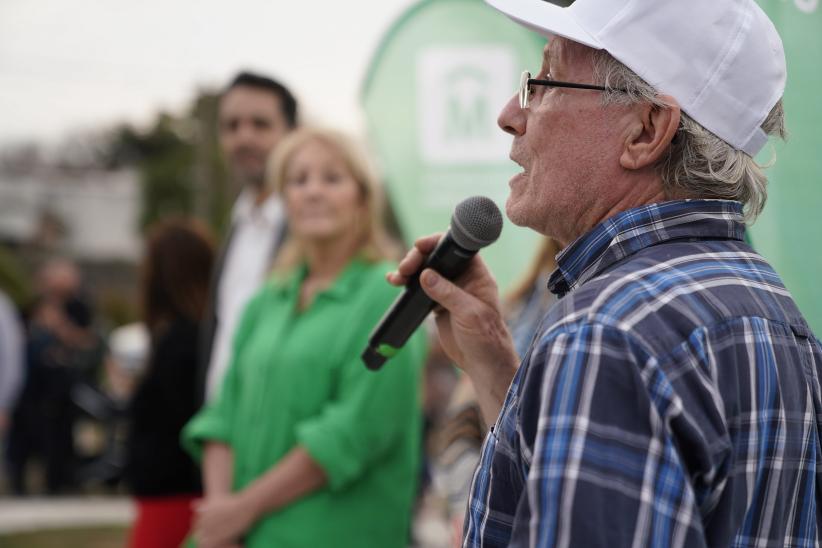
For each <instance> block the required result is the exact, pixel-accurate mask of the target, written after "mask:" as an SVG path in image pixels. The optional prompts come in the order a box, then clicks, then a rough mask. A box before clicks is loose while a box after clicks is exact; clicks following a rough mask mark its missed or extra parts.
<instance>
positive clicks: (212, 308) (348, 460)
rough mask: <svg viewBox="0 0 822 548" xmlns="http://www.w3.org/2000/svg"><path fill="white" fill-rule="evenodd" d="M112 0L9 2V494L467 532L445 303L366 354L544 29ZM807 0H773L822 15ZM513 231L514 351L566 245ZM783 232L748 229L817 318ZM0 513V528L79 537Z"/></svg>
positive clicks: (19, 500)
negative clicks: (439, 312) (386, 348)
mask: <svg viewBox="0 0 822 548" xmlns="http://www.w3.org/2000/svg"><path fill="white" fill-rule="evenodd" d="M765 3H767V1H766V2H765ZM114 4H117V3H110V5H107V6H106V7H102V6H100V5H99V3H95V2H91V1H78V2H57V1H49V0H37V1H35V2H22V1H7V2H3V3H2V5H0V112H2V113H3V118H4V120H6V122H5V123H4V124H3V125H4V126H5V129H2V130H0V440H2V442H3V451H2V456H1V457H0V461H1V462H2V466H0V494H2V495H3V496H4V497H8V498H3V499H2V500H3V501H5V502H2V503H0V504H5V506H4V508H5V509H14V508H15V507H16V508H26V506H25V504H26V501H31V500H42V499H41V497H44V496H48V497H51V496H56V497H61V498H66V497H68V498H67V499H66V500H70V501H71V504H78V502H77V501H78V500H79V501H82V500H97V499H94V498H93V497H100V496H103V497H107V498H106V499H105V500H107V501H117V502H118V503H123V508H125V509H126V511H125V513H124V514H123V516H124V517H123V519H121V520H120V522H119V523H118V524H117V526H116V527H115V528H114V529H112V530H104V531H103V530H100V531H103V532H99V531H98V532H97V533H95V531H96V530H97V529H98V528H97V527H96V526H91V528H90V529H88V530H87V532H86V534H87V535H89V536H86V537H78V540H77V541H76V545H77V546H85V545H90V542H91V541H90V540H89V539H90V538H92V537H93V535H94V534H99V535H100V538H101V539H105V540H102V541H100V542H107V543H110V545H112V546H119V545H124V544H125V543H130V545H131V546H173V545H174V546H176V545H179V544H180V543H181V542H183V541H184V539H186V538H188V539H189V541H191V542H192V543H194V542H197V543H199V545H201V546H217V547H219V546H231V545H234V544H232V543H234V542H240V541H245V542H246V545H247V546H254V545H260V546H266V545H270V544H266V542H267V540H266V539H277V538H289V539H290V540H289V542H292V543H293V544H290V545H305V546H322V545H335V546H340V545H346V542H343V541H340V540H339V539H337V541H336V542H335V543H334V544H329V542H331V541H330V540H328V537H324V536H323V534H325V533H324V532H323V527H321V526H320V527H313V526H311V525H310V524H312V523H318V522H322V521H323V520H327V521H329V522H330V521H331V520H332V516H330V515H329V514H328V509H329V508H343V507H344V508H346V509H347V510H346V512H350V515H349V514H348V513H346V514H345V515H341V516H339V517H338V520H339V521H340V523H342V522H343V521H345V522H346V523H348V522H349V521H350V522H351V523H353V524H355V525H357V524H361V523H369V521H368V518H366V516H370V517H371V520H372V521H374V520H373V516H374V515H380V516H382V517H381V519H379V520H376V521H380V527H376V526H374V525H373V523H372V524H371V525H369V526H372V527H374V530H373V531H371V532H370V533H369V535H370V536H371V538H372V540H371V541H370V542H372V543H373V545H374V546H391V545H396V546H410V545H416V546H430V547H437V546H443V547H444V546H452V545H458V539H459V535H460V530H461V527H462V515H463V512H464V507H465V503H466V500H467V493H468V489H469V485H470V480H471V476H472V473H473V469H474V466H475V465H476V462H477V459H478V456H479V450H480V445H481V443H482V439H483V438H484V434H485V426H484V425H483V424H482V421H481V419H480V416H479V410H478V408H477V406H476V403H475V401H474V397H473V394H472V389H471V386H470V384H469V383H468V382H467V381H466V379H465V378H460V375H459V374H458V371H457V370H456V369H455V368H453V367H452V365H451V364H450V363H449V362H448V360H447V358H446V357H445V356H444V354H443V353H442V352H441V350H440V349H439V348H438V344H437V341H436V336H435V334H434V333H432V329H431V326H425V328H424V329H423V330H421V331H422V332H421V333H420V334H419V336H418V338H416V339H414V340H412V342H411V343H410V344H409V345H408V347H407V348H406V349H405V350H404V351H403V352H402V353H401V354H400V355H399V356H397V357H396V358H395V359H394V360H392V361H391V362H390V363H389V365H388V366H387V367H386V369H385V370H384V371H381V372H380V373H378V374H373V373H370V372H368V371H366V370H365V368H364V367H363V366H362V363H361V362H359V360H358V358H359V352H360V351H361V350H362V347H363V343H364V341H365V337H366V336H367V335H368V331H369V330H370V328H371V327H372V326H373V325H374V323H375V322H376V321H377V320H378V319H379V317H380V315H381V314H382V312H383V311H384V310H385V309H386V307H387V306H388V304H389V303H390V302H391V300H392V299H393V298H394V295H395V294H396V292H394V290H393V289H391V288H390V287H389V286H388V285H387V284H386V283H385V282H384V280H383V275H384V274H385V272H387V271H388V270H390V268H391V264H392V261H396V260H397V259H398V258H399V257H400V256H401V254H402V252H403V250H404V249H406V248H407V246H408V245H409V243H410V242H411V241H412V240H413V238H414V237H415V236H419V235H422V234H424V233H425V232H430V231H431V229H440V230H441V229H444V228H445V226H446V224H447V220H448V215H449V214H450V211H451V209H452V208H453V206H454V205H455V204H456V202H457V201H458V200H457V198H462V197H466V196H469V195H472V194H483V193H485V194H488V195H489V196H491V197H493V198H494V199H497V201H500V202H501V201H502V199H504V196H505V193H506V187H505V181H506V180H507V178H508V177H507V175H508V174H510V173H512V172H513V170H514V169H515V166H512V165H511V164H510V162H508V160H507V154H508V151H507V147H508V140H507V138H506V137H504V136H503V135H502V132H498V131H497V130H496V128H495V127H494V124H495V122H494V117H495V112H496V109H497V108H498V107H499V106H501V105H502V102H503V101H504V100H505V99H507V96H508V95H509V94H510V92H512V91H513V89H514V85H515V83H516V82H515V80H516V74H518V70H521V69H522V68H527V67H530V66H533V65H534V64H535V63H536V62H537V61H538V52H539V51H540V49H539V48H540V47H541V46H540V45H539V41H538V40H536V39H535V38H534V37H533V36H531V35H530V34H527V33H525V32H524V31H521V29H517V28H515V27H514V26H513V25H508V24H507V23H506V22H504V21H503V20H502V19H501V18H499V17H498V16H497V15H495V14H491V13H490V10H489V11H488V12H487V13H486V12H485V11H484V10H485V8H484V7H483V6H482V2H480V1H474V0H447V1H445V0H442V1H440V2H430V1H423V2H419V3H414V2H411V1H410V0H396V1H393V2H376V1H374V2H372V1H363V2H362V6H359V7H356V8H354V7H352V6H350V5H342V4H333V5H332V3H328V5H326V4H325V3H323V4H321V7H315V6H314V5H313V4H312V5H308V4H306V5H305V6H303V5H301V4H299V3H297V4H294V5H293V6H292V7H289V10H288V15H286V11H285V10H283V9H281V8H277V7H275V5H274V4H275V3H272V4H270V5H269V4H267V3H263V2H251V1H247V2H239V3H236V6H235V7H234V8H231V9H228V8H226V7H225V6H222V5H220V3H219V2H196V3H195V2H181V3H179V5H178V4H177V3H175V5H174V6H167V5H166V4H164V3H160V2H149V3H148V4H142V3H141V4H140V7H139V8H138V7H137V6H135V5H130V6H126V5H119V6H114ZM780 4H783V3H782V2H780ZM809 7H811V6H810V4H808V3H807V2H805V3H797V4H796V6H787V5H786V6H783V7H781V8H780V9H784V10H785V12H786V14H785V15H784V17H785V18H790V17H797V18H800V17H801V18H802V19H801V20H800V19H797V21H801V22H802V23H801V24H808V23H807V21H808V20H811V23H810V24H812V25H817V26H816V27H814V28H817V29H818V28H822V27H820V26H819V25H821V24H822V21H820V19H819V13H818V12H817V10H816V9H815V7H814V8H813V9H811V10H808V9H806V8H809ZM317 11H320V12H323V11H326V13H323V14H321V15H318V14H317V13H316V12H317ZM352 12H357V13H356V14H354V13H352ZM457 21H461V22H462V24H459V23H457ZM799 24H800V23H797V25H799ZM84 25H87V26H88V28H85V30H83V29H84ZM392 25H393V26H392ZM455 27H459V28H460V29H461V30H460V32H461V33H463V34H465V36H461V35H459V36H454V35H453V30H454V28H455ZM466 29H471V30H466ZM487 29H492V30H487ZM803 32H804V31H803ZM457 34H460V33H457ZM817 34H822V33H817ZM307 35H309V36H307ZM444 36H447V38H446V39H443V37H444ZM380 40H382V42H380ZM438 40H439V42H438ZM432 43H433V44H437V43H439V44H440V45H439V47H440V50H436V48H433V47H432ZM442 43H444V44H445V45H442ZM816 45H818V46H819V48H820V51H822V44H819V43H817V44H816ZM369 61H370V65H369V64H368V63H369ZM520 63H522V64H523V65H527V66H522V67H520V66H519V64H520ZM478 65H479V66H484V67H486V68H487V67H490V68H488V70H489V71H490V75H491V77H493V79H494V82H495V84H494V85H497V87H500V85H501V89H500V90H499V91H497V90H496V88H494V86H493V85H492V84H491V83H489V82H490V80H488V78H486V77H487V76H488V74H480V75H479V76H477V75H476V71H475V72H472V71H471V70H462V69H464V68H465V67H469V68H471V67H474V68H476V67H477V66H478ZM460 67H462V68H460ZM457 69H460V70H457ZM412 73H413V74H414V75H416V76H414V78H413V79H412V76H410V75H411V74H412ZM466 75H468V76H466ZM817 76H818V74H817ZM443 82H444V83H443ZM500 82H502V83H501V84H499V83H500ZM498 84H499V85H498ZM438 86H439V87H438ZM478 86H480V87H479V88H478ZM483 86H484V87H483ZM486 88H487V89H489V90H490V91H489V92H487V93H486V92H485V91H478V89H480V90H484V89H486ZM432 101H433V103H432ZM412 102H413V103H414V104H415V105H416V106H415V107H413V108H411V107H410V106H409V107H406V104H409V105H410V104H411V103H412ZM434 103H435V104H434ZM426 105H427V106H426ZM432 105H434V106H432ZM436 105H444V106H436ZM426 109H427V110H426ZM449 109H451V110H449ZM429 111H430V112H432V113H433V114H430V113H428V112H429ZM814 116H820V112H819V111H818V110H817V111H816V112H815V113H814ZM440 120H445V121H446V122H448V123H447V124H446V125H442V126H440V125H438V124H439V121H440ZM449 124H450V125H449ZM318 126H321V127H323V128H327V127H332V128H335V129H334V130H326V129H316V127H318ZM498 134H499V135H498ZM460 139H462V140H461V141H460ZM500 139H501V140H500ZM366 142H367V144H365V143H366ZM817 142H818V141H817ZM780 153H781V152H780ZM409 155H410V156H409ZM817 156H818V155H816V156H813V158H815V160H813V161H818V157H817ZM808 157H809V158H810V156H808ZM810 161H811V160H809V162H810ZM806 167H808V166H806ZM809 169H818V173H822V168H820V167H819V166H818V165H817V166H816V167H815V168H814V166H810V167H809ZM409 179H413V181H409ZM799 192H802V188H800V190H799ZM814 192H815V194H814ZM773 195H774V196H775V201H776V202H777V203H778V202H779V201H780V200H789V199H792V198H795V196H791V195H788V194H785V193H784V192H783V193H782V194H780V192H779V191H777V192H775V193H774V194H773ZM818 197H819V192H818V189H817V190H815V191H813V192H812V193H811V194H810V198H809V200H808V203H807V205H806V207H807V208H810V207H811V206H812V204H813V203H814V202H815V201H816V202H818ZM774 207H775V208H777V209H778V205H775V206H774ZM800 213H801V211H800ZM801 216H802V215H798V217H801ZM764 222H765V225H766V227H768V226H771V225H772V224H773V223H774V221H772V220H768V218H767V217H766V218H765V221H764ZM786 222H788V223H792V222H800V221H799V220H790V221H786ZM769 223H770V225H769ZM785 230H787V229H785ZM509 232H510V231H509ZM812 232H813V231H812ZM815 233H816V235H817V236H818V235H819V231H818V230H816V231H815ZM811 236H813V234H811ZM506 237H508V238H511V239H510V240H508V241H507V244H506V245H500V246H499V250H493V251H492V250H489V254H492V255H491V257H490V262H491V264H492V266H494V265H498V270H496V271H495V273H496V274H497V275H498V277H499V279H500V282H501V286H502V287H503V288H506V289H507V291H506V292H505V294H506V295H507V296H506V302H505V303H504V305H505V308H506V310H507V311H508V314H509V317H510V326H511V328H512V332H513V333H514V337H515V341H516V344H517V347H518V348H517V349H518V351H520V352H524V350H525V349H526V348H527V346H528V344H529V342H530V338H531V336H532V334H533V332H534V330H535V327H536V324H537V322H538V321H539V320H540V318H541V316H542V313H543V312H544V311H545V310H546V309H547V308H548V307H549V306H550V305H551V304H552V301H551V297H550V294H549V293H548V292H547V291H545V290H544V286H545V281H546V280H547V277H548V275H549V274H550V272H551V271H552V269H553V267H554V257H555V255H556V254H557V253H558V252H559V251H560V249H559V248H558V247H557V245H556V243H555V242H553V241H550V240H546V241H539V240H537V239H535V238H533V237H531V236H527V235H512V236H508V235H507V234H506ZM808 237H809V236H803V238H804V239H807V238H808ZM789 240H790V241H793V240H791V238H788V237H786V236H785V235H784V234H783V235H782V236H780V234H779V233H777V234H776V235H774V234H773V231H769V233H768V235H767V236H765V237H763V240H762V241H763V245H764V246H765V247H766V248H767V246H768V245H773V243H772V242H774V241H776V242H777V244H776V247H775V248H776V249H780V250H781V252H782V253H783V254H784V255H783V256H784V257H786V258H787V259H786V260H787V262H788V266H787V267H786V269H787V270H788V271H789V272H788V276H786V279H787V281H788V282H789V283H788V285H789V286H791V284H793V286H792V290H793V291H795V292H796V293H797V294H798V295H799V297H800V299H799V300H800V304H801V305H804V306H805V307H806V308H805V310H806V314H807V315H808V316H809V318H810V319H811V320H812V322H813V321H816V329H817V330H819V329H822V328H820V326H819V321H820V318H822V299H820V294H819V287H818V284H817V285H816V286H815V287H811V284H809V283H807V279H803V278H802V277H801V276H798V277H794V278H793V279H792V278H791V275H790V270H791V266H790V262H791V261H790V258H791V253H792V250H793V249H794V248H792V247H790V246H789V245H788V244H786V243H785V242H787V241H789ZM754 243H755V244H756V243H757V240H756V238H754ZM800 244H802V241H799V242H793V243H792V244H790V245H796V246H799V245H800ZM512 246H514V247H515V248H516V249H517V252H516V257H515V258H510V256H508V255H505V254H504V253H505V252H506V249H507V250H509V252H510V249H511V247H512ZM766 250H767V249H766ZM493 253H497V255H493ZM808 260H810V261H812V262H813V261H818V259H808ZM814 264H817V265H818V264H819V263H818V262H817V263H814ZM805 270H807V271H811V272H814V271H815V272H817V273H818V270H817V269H816V268H815V267H814V265H810V268H806V269H805ZM278 364H279V366H278ZM282 364H285V365H282ZM297 365H300V367H297ZM261 440H264V441H261ZM352 448H354V449H352ZM238 493H242V494H243V497H244V498H242V499H241V498H240V497H239V496H237V497H234V498H232V497H231V496H230V495H232V494H234V495H237V494H238ZM272 493H280V494H281V496H280V498H278V497H277V496H273V495H272ZM283 493H285V494H283ZM90 497H91V498H90ZM323 497H325V498H323ZM198 501H201V502H198ZM249 501H251V502H249ZM252 502H253V503H254V504H251V503H252ZM112 504H114V502H113V503H112ZM232 504H233V505H234V506H231V505H232ZM198 505H199V506H198ZM335 505H337V506H335ZM249 507H253V508H254V509H255V510H254V511H248V512H245V513H244V512H243V511H244V510H246V509H247V508H249ZM31 508H32V510H31V512H37V511H38V510H37V509H36V507H34V506H32V507H31ZM238 509H239V510H238ZM284 509H286V510H288V512H284ZM0 513H2V512H0ZM273 513H277V515H279V516H287V517H284V518H283V517H281V518H278V520H271V519H269V518H267V517H266V516H270V515H272V514H273ZM18 515H19V514H18ZM238 515H240V516H241V517H240V518H237V517H236V516H238ZM358 520H359V521H358ZM115 521H116V520H115ZM214 524H220V527H215V525H214ZM226 524H229V525H226ZM3 526H4V523H3V521H2V519H0V546H5V545H8V546H22V545H26V546H37V545H38V544H36V542H44V544H41V545H43V546H51V545H54V546H57V545H60V546H67V545H69V544H67V543H70V542H73V541H71V540H69V539H71V538H73V537H72V536H71V535H66V534H64V533H60V535H61V537H60V538H61V540H60V541H49V540H41V541H35V540H33V539H34V538H35V537H33V536H28V537H26V536H24V535H23V536H21V535H20V531H19V529H21V528H20V527H17V528H15V527H14V524H11V526H9V524H8V523H6V526H7V530H4V529H3ZM18 526H19V523H18ZM37 527H46V525H43V524H39V525H38V524H36V523H35V524H34V525H31V526H30V528H35V529H36V528H37ZM340 527H342V525H340ZM216 529H220V530H222V531H220V530H216ZM295 529H296V530H300V531H306V533H305V534H306V535H307V536H302V537H301V536H299V535H297V536H296V537H293V538H290V537H288V535H289V534H292V532H293V530H295ZM226 530H229V531H235V532H236V534H234V535H233V536H230V538H222V537H221V535H223V534H224V533H225V531H226ZM14 531H17V535H18V536H17V537H16V538H17V540H16V541H15V540H14V538H15V537H14V535H12V534H11V533H12V532H14ZM328 531H332V532H333V531H339V529H334V528H333V527H329V528H328ZM309 533H310V534H309ZM326 533H327V531H326ZM281 535H286V537H282V536H281ZM312 535H313V536H312ZM381 535H382V536H381ZM349 537H350V538H349V539H348V540H349V541H350V542H351V545H352V546H365V545H367V544H363V543H362V542H360V541H359V539H357V538H356V534H355V533H354V532H350V535H349ZM44 538H45V537H44ZM21 539H22V540H21ZM238 539H239V540H238ZM15 542H17V544H14V543H15ZM49 542H54V544H48V543H49ZM101 545H109V544H101Z"/></svg>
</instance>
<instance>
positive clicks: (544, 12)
mask: <svg viewBox="0 0 822 548" xmlns="http://www.w3.org/2000/svg"><path fill="white" fill-rule="evenodd" d="M485 2H486V3H487V4H488V5H489V6H491V7H492V8H494V9H496V10H498V11H500V12H502V13H504V14H505V15H507V16H508V17H510V18H511V19H513V20H514V21H516V22H517V23H519V24H520V25H522V26H524V27H527V28H529V29H531V30H532V31H534V32H538V33H539V34H542V35H543V36H545V37H547V38H551V37H553V36H562V37H563V38H567V39H569V40H571V41H573V42H579V43H580V44H583V45H586V46H588V47H591V48H594V49H602V45H600V43H599V42H598V41H597V40H596V39H595V38H594V37H593V36H591V35H590V34H588V33H587V32H586V31H585V30H583V28H582V27H580V26H579V24H578V23H577V22H576V21H575V20H574V18H573V16H572V15H571V12H570V11H569V9H568V8H562V7H560V6H557V5H556V4H551V3H549V2H546V1H545V0H485Z"/></svg>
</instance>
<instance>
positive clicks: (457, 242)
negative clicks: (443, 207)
mask: <svg viewBox="0 0 822 548" xmlns="http://www.w3.org/2000/svg"><path fill="white" fill-rule="evenodd" d="M500 232H502V213H500V210H499V208H498V207H497V205H496V204H495V203H494V202H493V201H492V200H491V199H490V198H486V197H484V196H474V197H472V198H466V199H465V200H463V201H462V202H460V203H459V204H458V205H457V207H456V209H455V210H454V215H453V216H452V217H451V226H450V228H449V229H448V232H446V233H445V235H444V236H443V237H442V238H441V239H440V241H439V243H438V244H437V247H436V248H434V251H432V252H431V254H430V255H428V257H427V259H426V260H425V263H424V264H423V265H422V267H421V268H420V269H419V270H418V271H417V272H416V273H414V274H413V275H412V276H411V277H410V278H409V280H408V283H407V284H405V290H404V291H403V292H402V293H401V294H400V296H399V297H397V300H395V301H394V304H392V305H391V308H389V309H388V312H386V313H385V315H384V316H383V317H382V319H381V320H380V323H378V324H377V326H376V327H375V328H374V331H373V332H372V333H371V336H370V337H369V339H368V346H367V347H366V349H365V351H364V352H363V353H362V361H363V362H364V363H365V366H366V367H367V368H368V369H372V370H377V369H379V368H381V367H382V366H383V365H384V364H385V362H386V361H387V360H388V359H389V358H391V357H392V356H394V355H395V354H396V353H397V352H399V349H400V348H402V346H403V345H404V344H405V342H406V341H407V340H408V339H409V337H411V334H412V333H414V331H415V330H416V329H417V327H419V326H420V324H421V323H422V321H423V320H424V319H425V317H426V316H428V314H429V313H430V312H431V310H433V309H434V306H435V303H434V301H432V300H431V299H430V298H429V297H428V295H426V294H425V291H423V289H422V287H421V286H420V274H421V273H422V271H423V270H425V269H426V268H431V269H433V270H435V271H436V272H437V273H439V274H440V275H441V276H443V277H444V278H446V279H448V280H453V279H455V278H456V277H458V276H459V275H460V274H462V273H463V272H465V269H466V268H468V264H469V263H470V262H471V258H472V257H473V256H474V255H476V254H477V251H479V250H480V249H481V248H483V247H485V246H487V245H489V244H492V243H494V242H495V241H496V240H497V238H499V235H500Z"/></svg>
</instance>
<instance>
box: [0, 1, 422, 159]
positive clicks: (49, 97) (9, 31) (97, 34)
mask: <svg viewBox="0 0 822 548" xmlns="http://www.w3.org/2000/svg"><path fill="white" fill-rule="evenodd" d="M413 3H414V2H413V0H349V1H347V2H339V1H334V0H320V1H319V2H316V1H315V2H308V1H299V0H297V1H282V0H269V1H264V0H233V1H231V2H229V1H228V0H141V1H135V0H132V1H130V2H125V1H123V0H0V120H2V121H0V144H3V143H8V142H11V141H20V140H26V139H37V140H45V141H54V140H58V139H59V138H60V137H62V136H65V135H66V134H67V133H69V132H73V131H84V130H91V129H95V128H98V127H104V126H107V125H111V124H113V123H115V122H117V121H121V120H125V121H130V122H134V123H138V124H139V123H144V122H145V121H147V120H150V119H151V116H152V115H153V114H154V113H155V112H157V111H158V110H160V109H172V110H176V109H180V108H184V107H185V106H187V105H188V104H189V102H190V101H191V99H192V98H193V97H194V95H195V93H196V90H197V88H198V87H203V86H220V85H222V84H223V83H225V81H226V80H227V79H228V78H229V77H230V76H231V75H232V74H233V73H234V72H236V71H237V70H238V69H240V68H251V69H254V70H258V71H261V72H266V73H270V74H273V75H275V76H277V77H279V78H281V79H282V80H283V81H285V82H286V83H287V84H288V85H290V86H291V87H292V88H293V89H294V91H295V92H296V93H297V94H298V96H299V98H300V99H301V100H302V102H303V105H304V106H305V107H306V108H305V110H304V112H305V113H306V114H308V115H309V117H310V119H312V120H316V121H321V122H322V123H323V124H327V125H333V126H337V127H341V128H344V129H348V130H350V131H354V132H359V131H361V129H362V120H361V114H360V111H359V106H358V93H359V88H360V84H361V82H362V78H363V76H364V73H365V70H366V68H367V66H368V64H369V62H370V60H371V58H372V55H373V53H374V51H375V49H376V47H377V45H378V44H379V41H380V39H381V38H382V36H383V35H384V34H385V32H386V31H387V30H388V28H389V26H390V25H391V23H392V22H394V21H395V20H396V18H397V17H399V15H401V14H402V13H403V12H404V11H405V9H407V8H408V7H409V6H411V5H412V4H413Z"/></svg>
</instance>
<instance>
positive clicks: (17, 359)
mask: <svg viewBox="0 0 822 548" xmlns="http://www.w3.org/2000/svg"><path fill="white" fill-rule="evenodd" d="M23 343H24V338H23V328H22V326H21V324H20V318H19V317H18V315H17V310H16V308H15V307H14V304H13V303H12V302H11V300H9V298H8V296H7V295H6V294H5V293H4V292H3V291H2V290H0V447H3V446H5V443H4V442H5V439H6V433H7V432H8V430H9V426H10V424H11V414H12V410H13V409H14V404H15V402H16V401H17V396H18V394H19V392H20V389H21V388H22V384H23Z"/></svg>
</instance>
